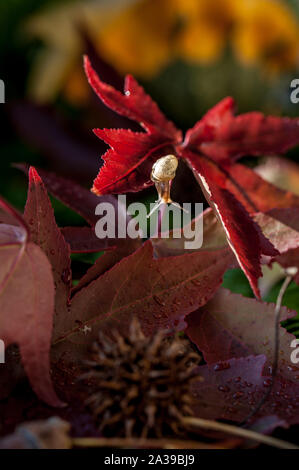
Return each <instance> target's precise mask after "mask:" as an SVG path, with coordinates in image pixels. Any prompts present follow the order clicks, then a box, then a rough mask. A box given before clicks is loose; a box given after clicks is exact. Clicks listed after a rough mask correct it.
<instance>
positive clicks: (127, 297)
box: [55, 242, 231, 345]
mask: <svg viewBox="0 0 299 470" xmlns="http://www.w3.org/2000/svg"><path fill="white" fill-rule="evenodd" d="M230 262H231V253H230V251H229V250H227V249H226V250H223V251H222V253H221V256H219V251H217V252H216V253H215V252H200V253H191V254H187V255H182V256H177V257H172V258H167V259H159V260H155V259H153V249H152V245H151V243H150V242H147V243H145V245H144V246H143V247H142V248H140V249H139V250H138V251H136V252H135V253H134V254H132V255H131V256H128V257H127V258H124V259H123V260H121V261H120V262H119V263H118V264H116V265H115V266H114V267H113V268H112V269H110V271H108V272H106V273H105V274H103V275H102V276H101V277H99V278H98V279H96V280H95V281H93V282H91V283H90V284H88V286H87V287H86V288H84V289H81V290H80V291H79V292H78V293H76V295H75V296H74V297H73V299H72V305H71V315H69V316H68V317H67V318H65V323H64V326H63V328H62V329H60V330H59V331H58V330H56V332H55V342H62V341H65V340H69V341H71V343H76V344H78V345H80V344H83V345H84V344H86V343H89V344H90V341H91V340H92V339H93V338H95V337H96V335H97V333H98V330H99V327H100V328H101V331H104V332H105V331H106V332H108V334H109V332H111V329H113V328H116V329H120V330H121V331H122V332H123V331H125V330H127V329H128V326H129V324H130V321H131V319H132V317H133V316H137V317H138V318H139V320H140V322H141V325H142V328H143V330H144V332H145V334H151V333H152V332H153V331H155V330H156V329H158V328H160V327H167V328H173V327H175V328H180V329H182V327H183V325H184V317H185V316H186V315H187V314H189V313H190V312H192V311H193V310H194V309H195V308H197V307H199V306H200V305H203V304H204V303H206V302H207V301H208V300H209V299H210V298H211V296H212V295H213V294H214V292H215V290H216V289H217V288H218V287H219V285H220V284H221V281H222V276H223V274H224V272H225V271H226V269H227V268H228V266H229V264H230ZM120 280H121V281H120ZM77 320H78V322H77V323H76V321H77Z"/></svg>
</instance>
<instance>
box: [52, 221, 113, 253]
mask: <svg viewBox="0 0 299 470" xmlns="http://www.w3.org/2000/svg"><path fill="white" fill-rule="evenodd" d="M61 233H62V235H63V237H64V239H65V241H66V242H67V243H68V244H69V245H70V249H71V252H72V253H96V252H98V251H105V250H111V249H113V248H114V245H113V243H115V240H114V239H110V238H104V239H100V238H98V237H97V236H96V234H95V231H94V229H93V228H91V227H64V228H62V229H61Z"/></svg>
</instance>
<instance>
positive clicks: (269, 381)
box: [263, 378, 272, 387]
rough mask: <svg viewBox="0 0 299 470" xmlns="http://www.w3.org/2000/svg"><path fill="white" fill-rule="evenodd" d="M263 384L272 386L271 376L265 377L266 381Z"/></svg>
mask: <svg viewBox="0 0 299 470" xmlns="http://www.w3.org/2000/svg"><path fill="white" fill-rule="evenodd" d="M263 385H264V387H271V385H272V379H271V378H268V379H265V380H264V382H263Z"/></svg>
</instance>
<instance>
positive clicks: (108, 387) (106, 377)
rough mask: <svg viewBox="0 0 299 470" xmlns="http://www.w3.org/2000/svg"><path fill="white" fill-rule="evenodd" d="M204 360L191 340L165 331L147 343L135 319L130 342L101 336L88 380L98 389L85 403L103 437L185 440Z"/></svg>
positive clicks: (87, 376) (127, 337)
mask: <svg viewBox="0 0 299 470" xmlns="http://www.w3.org/2000/svg"><path fill="white" fill-rule="evenodd" d="M168 334H169V332H168ZM199 360H200V357H199V355H198V354H197V353H195V352H194V351H193V350H192V348H191V346H190V343H189V341H188V340H186V339H184V338H182V337H179V336H177V335H175V336H171V337H170V336H167V334H166V332H165V331H159V332H158V333H156V334H155V335H154V336H153V337H145V336H144V334H143V333H142V330H141V327H140V324H139V322H138V320H136V319H134V320H133V321H132V323H131V326H130V331H129V334H128V335H127V336H126V337H123V336H121V335H120V334H119V333H117V332H113V334H112V337H111V338H108V337H107V336H104V335H103V334H101V333H100V334H99V340H98V342H96V343H95V344H94V345H93V351H92V357H91V360H90V361H88V362H87V366H88V368H89V370H88V371H87V373H86V374H84V376H83V377H84V378H85V379H86V378H88V379H91V380H90V382H92V383H93V384H94V391H93V392H92V395H91V396H90V397H89V398H88V400H87V402H86V403H87V406H88V407H89V408H90V410H91V411H92V413H93V415H94V416H95V419H96V421H97V423H98V425H99V429H100V431H102V432H103V434H104V435H106V436H109V437H110V436H119V437H158V438H160V437H162V436H173V435H175V436H178V435H181V436H182V435H184V434H186V431H185V429H184V427H183V426H182V424H181V421H180V417H181V416H184V415H189V416H190V415H192V402H193V396H192V394H191V391H190V385H191V381H193V379H195V378H196V379H198V376H197V374H196V372H195V366H196V365H197V364H198V363H199Z"/></svg>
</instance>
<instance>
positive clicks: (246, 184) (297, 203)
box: [227, 164, 299, 213]
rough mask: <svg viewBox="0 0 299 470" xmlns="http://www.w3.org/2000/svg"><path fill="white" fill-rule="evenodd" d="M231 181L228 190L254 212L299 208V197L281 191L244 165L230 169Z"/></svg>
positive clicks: (237, 165)
mask: <svg viewBox="0 0 299 470" xmlns="http://www.w3.org/2000/svg"><path fill="white" fill-rule="evenodd" d="M229 174H230V177H231V179H228V180H227V189H228V190H229V191H230V192H232V193H233V194H234V195H235V197H236V198H237V199H238V200H239V201H240V202H241V203H242V204H243V205H244V206H245V207H246V209H247V210H248V211H249V212H250V213H252V212H258V211H260V212H267V211H269V210H271V209H274V208H282V209H283V208H288V207H299V196H296V195H295V194H293V193H291V192H289V191H284V190H283V189H279V188H278V187H277V186H274V184H271V183H269V182H267V181H265V180H264V179H263V178H261V177H260V176H259V175H258V174H257V173H256V172H255V171H253V170H251V169H250V168H247V167H245V166H244V165H240V164H235V165H232V166H231V167H230V169H229Z"/></svg>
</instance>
